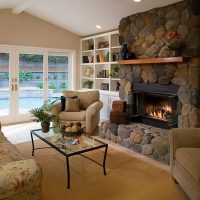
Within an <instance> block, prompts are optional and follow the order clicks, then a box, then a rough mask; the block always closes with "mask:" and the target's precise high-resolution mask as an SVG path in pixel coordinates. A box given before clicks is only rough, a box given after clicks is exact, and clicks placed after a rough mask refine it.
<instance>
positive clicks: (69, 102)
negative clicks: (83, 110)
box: [64, 98, 80, 112]
mask: <svg viewBox="0 0 200 200" xmlns="http://www.w3.org/2000/svg"><path fill="white" fill-rule="evenodd" d="M64 111H65V112H80V99H78V98H76V99H71V98H66V102H65V110H64Z"/></svg>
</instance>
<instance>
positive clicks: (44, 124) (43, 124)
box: [41, 122, 50, 133]
mask: <svg viewBox="0 0 200 200" xmlns="http://www.w3.org/2000/svg"><path fill="white" fill-rule="evenodd" d="M41 127H42V132H43V133H48V132H49V127H50V123H49V122H41Z"/></svg>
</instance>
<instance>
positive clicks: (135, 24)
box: [101, 0, 200, 163]
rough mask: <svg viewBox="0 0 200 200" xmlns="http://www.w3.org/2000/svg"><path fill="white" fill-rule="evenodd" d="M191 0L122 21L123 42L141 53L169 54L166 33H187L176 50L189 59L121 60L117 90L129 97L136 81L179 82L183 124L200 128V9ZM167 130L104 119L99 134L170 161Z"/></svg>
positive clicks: (180, 123) (147, 55)
mask: <svg viewBox="0 0 200 200" xmlns="http://www.w3.org/2000/svg"><path fill="white" fill-rule="evenodd" d="M193 2H195V1H193ZM190 3H191V1H187V0H185V1H181V2H179V3H176V4H172V5H169V6H165V7H161V8H156V9H153V10H150V11H147V12H144V13H138V14H134V15H131V16H128V17H126V18H123V19H122V20H121V21H120V25H119V34H120V43H121V44H123V43H127V45H128V49H129V50H130V51H132V52H134V53H135V55H136V57H137V58H154V57H171V56H172V55H173V52H172V51H171V50H170V49H169V48H168V45H169V39H168V37H167V34H168V33H169V32H176V33H177V34H178V35H180V36H181V37H182V38H183V41H184V47H183V48H182V49H181V51H179V52H178V53H179V55H180V56H183V57H184V58H186V59H185V60H184V62H181V63H167V64H166V63H165V64H164V63H161V64H140V65H121V66H120V74H119V76H120V91H119V95H120V98H121V99H122V100H126V101H127V100H128V97H129V96H128V94H129V93H130V92H134V84H135V83H146V84H162V85H169V84H174V85H178V94H177V95H178V104H177V115H178V127H180V128H190V127H200V14H199V13H198V12H193V10H191V5H190ZM196 6H197V7H198V6H199V5H196ZM193 7H194V5H193ZM113 127H114V128H113ZM168 132H169V131H167V130H163V129H159V128H154V127H151V126H147V125H144V124H143V125H142V124H132V125H130V124H129V125H119V126H117V125H112V124H109V122H106V123H103V124H102V134H101V136H102V137H105V138H107V139H110V140H112V141H113V142H118V143H119V144H121V145H124V146H126V147H128V148H130V149H132V150H134V151H136V152H139V153H142V154H144V155H148V156H150V157H152V158H154V159H156V160H160V161H163V162H165V163H169V140H168Z"/></svg>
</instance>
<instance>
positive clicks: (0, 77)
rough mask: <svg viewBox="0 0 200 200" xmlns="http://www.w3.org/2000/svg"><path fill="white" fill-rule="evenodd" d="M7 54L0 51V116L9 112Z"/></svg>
mask: <svg viewBox="0 0 200 200" xmlns="http://www.w3.org/2000/svg"><path fill="white" fill-rule="evenodd" d="M9 104H10V93H9V54H8V53H0V116H5V115H8V114H9Z"/></svg>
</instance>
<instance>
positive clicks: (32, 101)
mask: <svg viewBox="0 0 200 200" xmlns="http://www.w3.org/2000/svg"><path fill="white" fill-rule="evenodd" d="M55 99H58V97H51V98H50V100H51V101H53V100H55ZM43 103H44V99H43V98H42V97H24V98H20V99H19V108H23V109H32V108H38V107H40V106H42V104H43ZM8 107H9V99H0V109H5V108H8Z"/></svg>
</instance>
